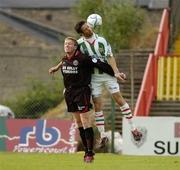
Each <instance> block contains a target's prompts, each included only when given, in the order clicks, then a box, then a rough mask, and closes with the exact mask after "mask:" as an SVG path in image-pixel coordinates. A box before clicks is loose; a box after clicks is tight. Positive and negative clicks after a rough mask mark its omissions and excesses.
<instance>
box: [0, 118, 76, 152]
mask: <svg viewBox="0 0 180 170" xmlns="http://www.w3.org/2000/svg"><path fill="white" fill-rule="evenodd" d="M8 124H9V125H10V126H12V124H14V125H13V126H16V125H17V127H18V128H16V129H13V128H11V130H10V132H9V135H5V134H0V140H1V139H2V140H4V139H6V145H7V150H8V151H13V152H43V153H74V152H75V151H76V149H77V141H76V124H75V123H73V122H71V121H47V120H32V121H29V123H28V125H27V124H25V123H24V121H23V120H22V121H19V120H17V121H16V120H12V121H9V123H8ZM20 124H21V125H20ZM19 125H20V126H19ZM13 134H16V135H13ZM17 134H19V135H17Z"/></svg>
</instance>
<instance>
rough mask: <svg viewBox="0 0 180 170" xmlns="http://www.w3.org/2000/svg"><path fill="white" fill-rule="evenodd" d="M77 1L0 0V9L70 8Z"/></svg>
mask: <svg viewBox="0 0 180 170" xmlns="http://www.w3.org/2000/svg"><path fill="white" fill-rule="evenodd" d="M76 1H77V0H0V7H6V8H7V7H16V8H17V7H18V8H70V7H72V6H73V5H74V4H75V3H76Z"/></svg>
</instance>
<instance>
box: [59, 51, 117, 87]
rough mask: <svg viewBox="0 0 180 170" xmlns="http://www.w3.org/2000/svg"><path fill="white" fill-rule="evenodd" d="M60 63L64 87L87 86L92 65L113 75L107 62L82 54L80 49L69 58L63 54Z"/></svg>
mask: <svg viewBox="0 0 180 170" xmlns="http://www.w3.org/2000/svg"><path fill="white" fill-rule="evenodd" d="M61 63H62V64H61V72H62V75H63V80H64V86H65V88H75V87H77V88H79V87H83V86H88V85H89V84H90V83H91V73H92V69H93V68H94V67H97V68H99V69H100V70H102V71H103V72H105V73H108V74H110V75H112V76H114V72H113V70H112V68H111V66H110V65H109V64H107V63H104V62H101V61H100V60H99V59H96V58H94V57H90V56H87V55H85V54H82V53H81V52H80V51H77V52H76V53H75V55H74V56H73V57H72V58H70V59H68V58H67V57H66V56H65V57H64V58H63V59H62V62H61Z"/></svg>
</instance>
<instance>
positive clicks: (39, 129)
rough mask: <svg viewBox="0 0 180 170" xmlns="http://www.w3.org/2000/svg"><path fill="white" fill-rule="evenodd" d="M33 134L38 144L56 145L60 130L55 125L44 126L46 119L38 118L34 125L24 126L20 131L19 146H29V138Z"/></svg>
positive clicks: (45, 145) (44, 145)
mask: <svg viewBox="0 0 180 170" xmlns="http://www.w3.org/2000/svg"><path fill="white" fill-rule="evenodd" d="M31 136H35V138H36V144H37V145H38V146H43V147H50V146H54V145H56V144H57V143H58V142H59V141H60V138H61V132H60V130H59V129H57V128H56V127H49V128H47V127H46V120H38V121H37V123H36V126H34V127H24V128H22V130H21V132H20V141H19V145H20V146H29V139H30V138H31Z"/></svg>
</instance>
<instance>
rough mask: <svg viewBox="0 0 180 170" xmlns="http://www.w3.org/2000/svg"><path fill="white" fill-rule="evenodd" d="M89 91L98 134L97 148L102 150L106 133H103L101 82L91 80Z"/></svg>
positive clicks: (105, 141) (106, 139) (105, 140)
mask: <svg viewBox="0 0 180 170" xmlns="http://www.w3.org/2000/svg"><path fill="white" fill-rule="evenodd" d="M91 91H92V98H93V103H94V111H95V122H96V127H97V129H98V131H99V133H100V141H99V143H98V146H97V148H103V147H105V144H106V143H107V141H108V138H107V137H106V133H105V121H104V114H103V110H102V100H101V93H102V82H101V81H96V79H92V81H91Z"/></svg>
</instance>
